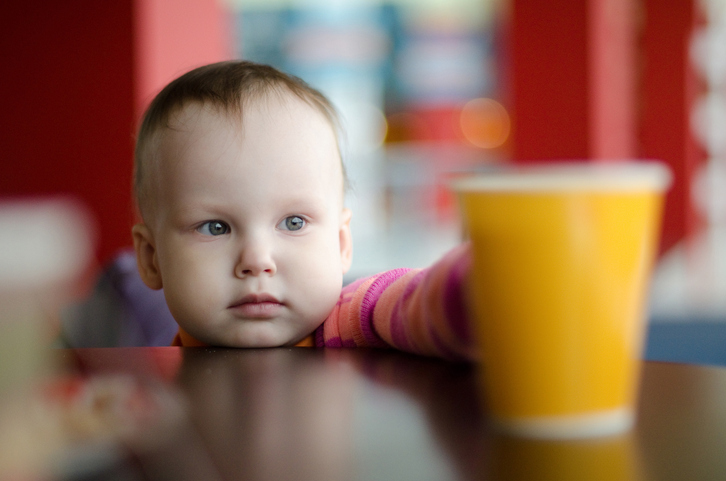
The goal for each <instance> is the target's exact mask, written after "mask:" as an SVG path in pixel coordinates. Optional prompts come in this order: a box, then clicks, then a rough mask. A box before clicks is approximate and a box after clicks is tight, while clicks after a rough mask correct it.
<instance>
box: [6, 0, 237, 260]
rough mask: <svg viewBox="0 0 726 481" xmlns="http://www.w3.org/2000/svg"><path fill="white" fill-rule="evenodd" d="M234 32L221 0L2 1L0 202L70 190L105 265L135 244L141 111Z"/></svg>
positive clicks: (224, 54) (227, 49) (219, 50)
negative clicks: (87, 217) (91, 226)
mask: <svg viewBox="0 0 726 481" xmlns="http://www.w3.org/2000/svg"><path fill="white" fill-rule="evenodd" d="M195 19H196V23H195ZM190 24H193V25H196V27H190ZM142 29H143V32H144V33H143V35H141V34H140V32H142ZM229 40H230V36H229V30H228V25H226V23H225V20H224V12H223V10H222V9H221V8H220V7H219V6H218V5H217V2H216V0H178V1H174V0H135V1H134V0H103V1H99V0H63V1H59V2H44V1H36V0H30V1H24V0H10V1H5V2H2V4H1V6H0V58H1V59H2V71H3V73H2V76H1V77H0V79H1V80H0V87H1V90H0V91H1V92H2V94H3V102H2V108H0V146H2V147H1V148H2V150H0V199H7V198H18V197H33V196H45V195H59V194H60V195H70V196H73V197H75V198H77V199H80V200H81V201H82V202H84V203H85V204H86V205H87V206H88V208H89V209H90V210H91V212H92V213H93V214H94V215H95V217H96V221H97V225H98V250H97V258H98V259H99V260H100V261H101V262H104V261H106V260H108V259H109V258H110V256H111V255H113V253H114V252H116V251H117V250H118V249H119V248H121V247H124V246H128V245H130V244H131V236H130V227H131V225H132V223H133V221H134V209H133V202H132V198H131V175H132V158H133V135H134V131H135V128H136V119H137V117H138V111H139V110H140V109H141V108H142V107H143V106H145V102H146V101H147V100H148V99H149V97H150V95H151V93H153V92H155V91H156V90H158V88H160V87H161V85H162V84H163V83H164V82H166V81H168V80H169V79H171V78H172V77H173V76H175V75H177V74H178V73H180V72H181V71H182V70H185V69H187V68H189V67H190V66H195V65H199V64H202V63H207V62H212V61H217V60H221V59H224V58H229V57H230V56H231V52H232V46H231V43H230V42H229ZM191 44H193V45H194V48H190V47H189V46H190V45H191ZM144 52H152V53H151V54H149V55H146V56H145V55H144ZM159 58H164V59H165V62H164V63H162V64H155V63H154V62H153V60H154V59H159ZM19 235H22V233H19Z"/></svg>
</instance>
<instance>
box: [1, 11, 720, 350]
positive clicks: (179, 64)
mask: <svg viewBox="0 0 726 481" xmlns="http://www.w3.org/2000/svg"><path fill="white" fill-rule="evenodd" d="M0 22H2V29H0V48H1V49H2V50H1V52H0V53H1V54H2V58H3V72H4V75H3V76H2V78H1V79H0V85H1V86H2V93H3V108H2V109H0V122H1V125H2V128H0V140H1V143H0V145H2V151H0V152H1V153H0V156H1V157H0V158H1V160H0V201H17V200H19V199H20V200H24V199H39V198H40V199H46V198H56V197H60V198H71V199H73V200H74V201H77V202H80V203H81V204H83V205H84V206H85V208H86V209H87V210H88V211H89V213H90V216H91V217H92V218H93V225H94V226H95V230H94V232H95V234H94V237H95V240H96V250H95V252H94V256H93V259H94V260H93V262H92V266H91V268H90V269H88V271H89V272H88V274H87V277H88V279H89V285H91V284H93V282H94V281H95V279H97V277H98V276H99V275H100V274H101V273H104V272H107V270H108V266H109V265H110V263H112V262H117V261H118V257H117V256H118V255H119V253H120V252H123V251H124V249H126V248H128V247H129V246H130V245H131V236H130V227H131V225H132V224H133V223H134V221H135V219H136V217H135V216H136V214H135V211H134V206H133V201H132V196H131V171H132V155H133V141H134V135H135V130H136V127H137V123H138V120H139V118H140V117H141V115H142V113H143V111H144V109H145V107H146V106H147V104H148V102H149V101H150V100H151V98H152V97H153V96H154V94H155V93H156V92H158V91H159V90H160V89H161V88H162V87H163V86H164V85H165V84H166V83H167V82H169V81H170V80H171V79H173V78H175V77H176V76H178V75H180V74H181V73H183V72H185V71H187V70H189V69H191V68H193V67H196V66H199V65H202V64H205V63H210V62H214V61H218V60H225V59H230V58H245V59H249V60H254V61H259V62H264V63H269V64H272V65H274V66H276V67H279V68H281V69H283V70H285V71H287V72H290V73H292V74H295V75H297V76H300V77H301V78H303V79H304V80H306V81H307V82H308V83H310V84H312V85H313V86H314V87H316V88H318V89H320V90H321V91H323V92H324V93H325V94H326V95H328V96H329V98H331V100H332V101H333V103H334V104H335V105H336V106H337V108H338V109H339V111H340V113H341V115H342V118H343V120H344V125H345V129H346V132H347V135H346V137H345V139H344V149H343V151H344V161H345V163H346V166H347V169H348V173H349V176H350V178H351V181H352V188H351V190H350V192H349V193H348V198H347V202H348V204H349V206H350V207H351V208H352V209H353V212H354V216H353V223H352V228H353V235H354V245H355V255H354V263H353V267H352V269H351V272H350V275H349V277H350V278H351V279H352V278H355V277H360V276H362V275H366V274H370V273H374V272H378V271H381V270H385V269H389V268H394V267H403V266H406V267H421V266H425V265H428V264H430V263H431V262H432V261H433V260H435V259H437V258H438V257H439V256H440V255H441V254H442V253H444V252H445V251H446V250H448V249H449V248H451V247H452V246H454V245H455V244H456V243H457V242H459V241H460V240H461V228H460V225H459V221H458V215H457V206H456V199H455V198H454V197H453V196H452V194H451V193H450V192H449V191H448V190H447V184H448V182H449V180H450V179H451V178H452V176H455V175H458V174H460V173H462V172H471V171H476V170H480V169H483V168H486V167H487V166H489V165H492V164H499V163H531V162H552V161H560V160H566V161H573V162H615V161H618V160H622V159H634V158H635V159H646V158H647V159H660V160H662V161H664V162H666V163H667V164H668V165H669V166H670V167H671V169H672V171H673V173H674V180H675V181H674V185H673V187H672V189H671V191H670V192H669V194H668V197H667V204H666V214H665V222H664V226H663V235H662V244H661V249H660V259H659V263H658V268H657V271H656V275H655V278H654V282H653V288H652V296H651V297H652V302H651V318H652V320H653V323H654V325H657V326H670V327H668V328H669V329H671V330H670V331H668V334H658V333H657V332H655V331H653V332H652V333H651V334H652V335H653V336H658V335H663V336H666V337H663V338H662V339H661V341H662V342H660V344H659V345H661V346H664V349H666V350H667V351H668V352H669V353H671V355H672V354H673V352H674V349H675V350H677V349H679V348H680V347H679V346H680V345H681V344H682V342H681V341H682V339H683V337H682V335H683V333H684V332H688V333H691V334H693V333H695V332H696V329H697V328H698V326H701V327H703V326H704V325H705V326H707V329H710V330H708V331H699V332H701V333H702V334H700V335H701V336H702V337H700V338H699V340H698V341H697V343H696V344H697V347H699V346H700V347H703V350H704V351H705V350H706V347H704V344H703V343H709V342H710V343H714V342H718V343H719V344H717V345H716V347H715V350H716V351H719V352H720V355H721V356H723V357H726V354H724V352H725V351H726V333H725V332H726V0H587V1H582V0H552V1H547V2H532V1H529V0H395V1H394V0H389V1H382V0H349V1H341V0H287V1H285V0H108V1H103V2H99V1H95V0H65V1H63V2H47V1H41V0H24V1H22V2H21V1H20V0H10V1H6V2H3V4H2V6H0ZM128 266H130V267H128ZM128 266H127V267H128V269H133V262H131V263H130V264H128ZM664 328H665V327H664ZM714 328H718V329H720V330H719V331H718V332H719V333H720V334H718V335H715V334H714V333H715V332H716V331H713V330H712V329H714ZM673 329H686V330H685V331H680V330H679V331H675V330H673ZM662 332H663V333H665V332H666V331H662ZM668 336H670V337H668ZM719 336H721V337H719ZM700 347H699V348H700Z"/></svg>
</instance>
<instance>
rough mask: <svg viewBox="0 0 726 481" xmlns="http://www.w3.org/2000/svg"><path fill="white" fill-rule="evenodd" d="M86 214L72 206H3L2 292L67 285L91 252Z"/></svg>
mask: <svg viewBox="0 0 726 481" xmlns="http://www.w3.org/2000/svg"><path fill="white" fill-rule="evenodd" d="M91 231H92V229H91V223H90V219H89V216H88V214H87V212H86V211H85V210H84V209H83V208H82V207H81V206H80V205H78V204H77V203H75V202H72V201H69V200H65V199H64V200H45V201H35V202H33V201H27V202H21V201H15V202H0V289H2V290H3V291H5V290H10V291H14V290H17V289H25V288H30V289H33V288H37V287H40V286H49V285H53V284H57V283H62V282H64V281H68V280H69V279H72V278H73V277H75V276H77V275H78V274H79V273H80V272H81V270H82V269H83V268H85V267H86V265H87V263H88V260H89V259H90V256H91V254H92V253H93V250H92V244H93V240H92V235H91Z"/></svg>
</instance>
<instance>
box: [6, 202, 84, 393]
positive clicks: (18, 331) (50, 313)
mask: <svg viewBox="0 0 726 481" xmlns="http://www.w3.org/2000/svg"><path fill="white" fill-rule="evenodd" d="M91 225H92V224H91V220H90V216H89V215H88V213H87V212H86V210H85V209H83V208H82V207H81V206H80V205H79V204H78V203H76V202H73V201H70V200H67V199H50V200H31V201H10V202H0V407H2V401H3V399H4V398H6V397H7V396H6V395H9V396H14V395H15V393H16V392H17V391H18V390H22V389H23V387H24V386H26V385H29V384H31V383H32V381H33V380H35V379H37V378H38V377H41V376H43V375H44V374H45V373H48V372H50V371H52V364H51V361H50V359H49V346H50V343H51V339H52V337H53V334H54V331H55V330H56V329H57V326H56V325H54V322H56V316H57V312H56V311H57V310H58V309H60V307H61V306H62V304H63V303H64V302H67V301H68V299H67V296H68V292H69V286H71V285H72V283H73V282H74V281H75V280H76V279H77V278H78V277H79V276H80V274H81V273H82V272H83V270H84V269H85V268H86V267H87V266H88V262H89V260H90V259H91V256H92V254H93V248H92V247H93V229H92V227H91Z"/></svg>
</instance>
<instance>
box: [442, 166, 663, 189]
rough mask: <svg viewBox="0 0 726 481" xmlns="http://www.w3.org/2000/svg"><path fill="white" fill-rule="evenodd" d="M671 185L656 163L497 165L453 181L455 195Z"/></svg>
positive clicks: (451, 184) (654, 187) (650, 187)
mask: <svg viewBox="0 0 726 481" xmlns="http://www.w3.org/2000/svg"><path fill="white" fill-rule="evenodd" d="M672 182H673V175H672V173H671V170H670V168H669V167H668V166H667V165H666V164H664V163H663V162H660V161H634V160H629V161H617V162H615V161H613V162H600V161H597V162H587V163H585V162H578V163H574V162H569V163H565V162H551V163H546V164H536V165H515V164H506V165H497V166H493V167H491V168H487V169H485V170H482V171H479V172H476V173H474V174H468V175H463V176H461V177H459V178H456V179H454V180H453V181H452V182H451V183H450V186H451V188H452V189H453V190H454V191H455V192H460V193H464V192H482V191H484V192H546V191H562V190H565V191H577V190H588V191H592V190H594V191H635V190H656V191H665V190H667V189H668V188H669V187H670V186H671V184H672Z"/></svg>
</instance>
